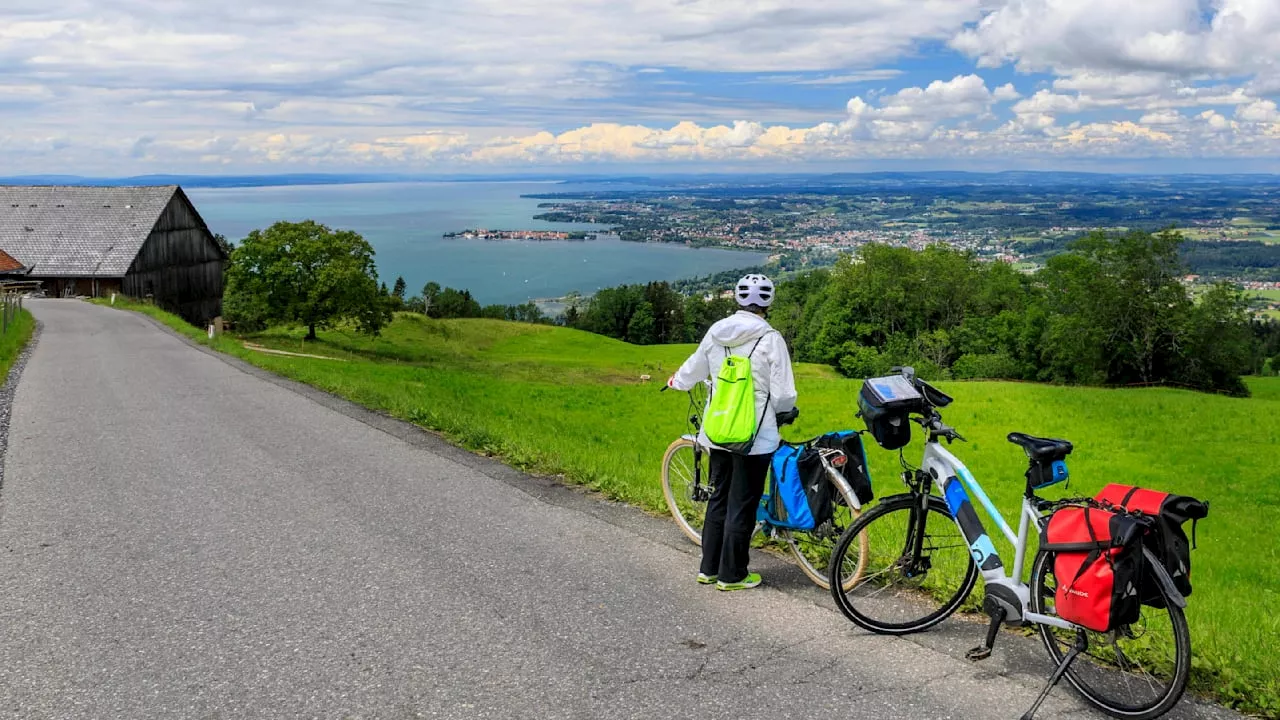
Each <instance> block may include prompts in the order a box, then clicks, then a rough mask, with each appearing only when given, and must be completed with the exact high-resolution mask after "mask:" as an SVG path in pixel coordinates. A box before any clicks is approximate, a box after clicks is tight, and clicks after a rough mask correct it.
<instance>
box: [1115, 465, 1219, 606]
mask: <svg viewBox="0 0 1280 720" xmlns="http://www.w3.org/2000/svg"><path fill="white" fill-rule="evenodd" d="M1094 499H1095V500H1097V501H1098V502H1099V503H1101V504H1102V505H1104V506H1107V505H1110V506H1113V507H1117V508H1124V509H1125V510H1127V511H1129V512H1134V511H1138V512H1141V513H1143V514H1145V515H1150V516H1151V517H1153V518H1155V532H1152V533H1149V534H1148V535H1147V536H1146V538H1144V540H1143V542H1145V543H1146V545H1147V549H1149V550H1150V551H1151V554H1153V555H1155V556H1156V557H1157V558H1159V559H1160V564H1161V565H1163V566H1164V569H1165V570H1167V571H1168V572H1169V577H1170V578H1172V579H1173V586H1174V587H1176V588H1178V592H1180V593H1182V596H1183V597H1186V596H1188V595H1190V594H1191V549H1192V548H1193V547H1195V536H1196V521H1198V520H1202V519H1204V518H1205V517H1206V516H1207V515H1208V514H1209V504H1208V503H1206V502H1201V501H1199V500H1197V499H1195V498H1193V497H1188V496H1186V495H1171V494H1169V493H1166V492H1159V491H1156V490H1147V489H1144V488H1137V487H1133V486H1132V485H1117V484H1115V483H1112V484H1110V485H1108V486H1106V487H1105V488H1103V489H1102V492H1100V493H1098V495H1097V497H1095V498H1094ZM1188 520H1190V521H1191V542H1187V534H1186V533H1185V532H1183V530H1182V526H1183V525H1184V524H1185V523H1186V522H1187V521H1188ZM1141 590H1142V603H1143V604H1144V605H1152V606H1155V607H1163V606H1164V601H1163V600H1162V599H1161V596H1160V592H1159V590H1158V589H1157V587H1156V583H1155V579H1154V578H1150V579H1149V581H1148V582H1147V583H1146V585H1145V586H1144V587H1143V588H1141Z"/></svg>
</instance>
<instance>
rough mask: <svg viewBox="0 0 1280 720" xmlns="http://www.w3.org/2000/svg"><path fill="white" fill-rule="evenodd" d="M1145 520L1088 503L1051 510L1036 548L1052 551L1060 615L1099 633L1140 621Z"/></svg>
mask: <svg viewBox="0 0 1280 720" xmlns="http://www.w3.org/2000/svg"><path fill="white" fill-rule="evenodd" d="M1148 522H1149V521H1145V520H1144V519H1142V518H1138V517H1134V516H1132V515H1128V514H1123V513H1113V512H1109V511H1107V510H1102V509H1099V508H1096V507H1090V506H1088V505H1086V506H1083V507H1082V506H1078V505H1069V506H1066V507H1062V508H1059V509H1058V510H1056V511H1055V512H1054V513H1053V515H1052V516H1051V517H1050V518H1049V522H1047V523H1045V526H1044V532H1043V533H1042V535H1041V537H1040V548H1041V549H1042V550H1044V551H1046V552H1052V553H1054V556H1053V577H1054V579H1055V581H1056V582H1057V590H1056V592H1055V593H1054V609H1055V611H1056V612H1057V615H1058V617H1060V618H1062V619H1063V620H1066V621H1068V622H1073V623H1075V624H1077V625H1080V626H1082V627H1086V628H1089V629H1090V630H1093V631H1095V632H1100V633H1105V632H1110V631H1112V630H1114V629H1116V628H1117V627H1120V626H1122V625H1130V624H1132V623H1135V622H1137V621H1138V619H1139V618H1140V617H1141V613H1142V604H1141V603H1140V600H1139V588H1140V587H1141V585H1142V577H1141V574H1142V566H1143V564H1142V537H1143V535H1144V534H1145V533H1146V532H1147V530H1148V524H1147V523H1148Z"/></svg>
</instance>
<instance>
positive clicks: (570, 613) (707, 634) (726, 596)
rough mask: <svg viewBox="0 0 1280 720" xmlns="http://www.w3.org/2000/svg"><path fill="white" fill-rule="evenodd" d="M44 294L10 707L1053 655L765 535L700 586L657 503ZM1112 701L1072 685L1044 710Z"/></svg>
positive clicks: (444, 701) (952, 712) (777, 713)
mask: <svg viewBox="0 0 1280 720" xmlns="http://www.w3.org/2000/svg"><path fill="white" fill-rule="evenodd" d="M30 307H31V309H32V310H33V312H34V313H35V315H36V317H37V318H38V319H39V320H40V321H41V323H42V324H43V330H42V332H41V335H40V337H39V341H38V345H37V346H36V349H35V352H34V354H33V355H32V357H31V360H30V362H29V363H28V364H27V367H26V370H25V372H24V373H23V375H22V377H21V381H20V383H19V385H18V387H17V391H16V394H15V398H14V401H13V403H14V405H13V408H12V419H11V426H10V428H9V446H8V452H7V457H6V458H5V460H4V481H3V488H2V489H0V717H5V718H23V719H24V720H30V719H33V718H59V719H64V718H129V719H130V720H133V719H141V718H294V717H299V718H304V717H305V718H418V717H451V718H516V717H518V718H700V719H710V718H734V719H735V720H741V719H742V718H751V717H797V718H816V717H841V718H852V719H857V718H876V719H884V720H888V719H893V718H903V719H907V718H909V719H911V720H919V719H921V718H1017V717H1019V716H1020V715H1021V713H1022V712H1023V711H1024V710H1025V709H1026V708H1027V707H1028V706H1029V705H1030V703H1031V702H1032V700H1033V699H1034V698H1035V695H1036V693H1037V691H1038V690H1039V688H1040V686H1041V684H1042V683H1043V682H1044V679H1045V678H1046V677H1047V675H1048V673H1049V671H1050V670H1051V668H1050V666H1049V663H1048V660H1047V656H1046V655H1045V654H1044V652H1043V650H1042V649H1041V648H1040V647H1039V645H1038V644H1037V643H1036V642H1033V641H1031V640H1028V639H1024V638H1017V637H1014V636H1013V635H1010V634H1006V635H1005V636H1004V637H1003V638H1002V644H1001V645H1000V646H998V647H997V649H996V652H995V655H994V656H993V657H992V658H991V659H990V660H987V661H985V662H983V663H976V664H975V663H971V662H969V661H967V660H965V659H964V658H963V655H964V651H965V650H966V649H967V648H969V647H972V646H974V645H977V644H978V643H979V641H980V639H981V634H982V626H980V625H974V624H972V623H969V622H965V621H960V620H951V621H948V622H947V623H944V625H943V626H942V627H941V628H940V629H939V630H937V631H934V632H931V633H926V634H924V635H919V636H915V637H913V638H910V639H892V638H883V637H876V636H871V635H867V634H865V633H863V632H861V631H859V630H857V629H856V628H854V627H853V626H852V625H851V624H850V623H848V622H847V621H846V620H845V619H844V618H843V617H842V616H841V615H840V614H839V613H838V611H837V610H835V608H834V607H833V606H832V603H831V601H830V598H829V597H827V596H826V594H825V593H823V592H821V591H819V590H817V589H816V588H814V587H813V586H812V585H810V584H808V582H807V581H806V580H804V578H803V576H801V575H800V574H799V571H798V570H796V569H795V568H794V567H792V566H790V565H789V564H787V563H785V562H783V561H781V560H779V559H776V558H771V557H767V556H766V557H762V556H761V554H759V553H756V557H757V558H758V560H757V561H756V562H755V564H754V567H756V568H757V569H759V570H760V571H761V572H762V574H763V575H764V576H765V579H766V583H768V585H767V586H766V587H764V588H761V589H759V590H753V591H748V592H738V593H721V592H718V591H716V590H715V589H714V588H711V587H705V586H700V585H697V584H696V583H695V582H694V574H695V572H696V566H697V561H696V555H695V552H696V550H695V548H694V547H693V546H692V545H690V544H689V543H688V542H687V541H686V540H684V538H683V536H681V535H680V533H679V532H678V531H677V530H676V529H675V526H674V524H672V523H671V522H670V521H669V520H663V519H661V518H653V517H649V516H647V515H645V514H643V513H641V512H639V511H637V510H634V509H632V508H629V507H625V506H621V505H618V504H616V503H610V502H607V501H605V500H602V499H600V498H599V497H597V496H594V495H592V494H590V493H587V492H584V491H582V490H579V489H574V488H568V487H563V486H560V485H558V484H557V483H555V482H554V481H550V480H546V479H538V478H531V477H528V476H525V475H522V474H520V473H518V472H516V471H513V470H510V469H508V468H506V467H504V466H502V465H500V464H498V463H495V462H493V461H490V460H486V459H482V458H477V457H474V456H471V455H468V454H466V453H463V452H461V451H458V450H456V449H454V448H451V447H449V446H447V445H445V444H444V443H442V442H440V441H439V440H437V439H436V438H434V437H433V436H431V435H429V434H426V433H423V432H420V431H418V430H417V429H415V428H412V427H410V426H407V425H404V424H401V423H398V422H395V421H392V420H388V419H385V418H382V417H380V416H377V415H374V414H372V413H368V412H365V411H362V410H360V409H359V408H356V407H354V406H351V405H349V404H347V403H345V402H342V401H339V400H336V399H334V398H331V397H329V396H327V395H324V394H321V393H318V392H315V391H312V390H309V389H306V388H302V387H300V386H297V385H294V384H293V383H290V382H287V381H284V380H281V379H278V378H275V377H273V376H269V375H267V374H265V373H262V372H260V371H257V370H254V369H251V368H249V367H247V366H245V365H243V364H242V363H239V362H238V361H235V360H230V359H227V358H223V357H220V356H216V355H214V354H212V353H210V352H208V351H205V350H203V349H200V348H197V347H195V346H193V345H191V344H189V343H187V342H186V341H185V340H182V339H180V338H178V337H177V336H175V335H173V334H171V333H169V332H168V331H166V330H163V329H161V328H160V327H158V326H157V325H155V324H154V323H152V322H151V321H150V320H148V319H146V318H143V317H141V316H138V315H134V314H131V313H126V312H121V311H116V310H111V309H108V308H102V307H96V306H92V305H88V304H86V303H82V302H78V301H71V300H46V301H36V302H32V303H31V304H30ZM317 362H318V361H317ZM654 482H658V479H657V478H654ZM1095 716H1096V715H1095V713H1093V712H1092V711H1090V710H1087V709H1085V708H1084V706H1082V704H1081V703H1080V702H1079V700H1078V699H1077V697H1076V696H1075V695H1074V694H1073V691H1072V690H1070V689H1069V687H1067V686H1065V685H1064V686H1063V687H1061V688H1059V689H1057V690H1055V691H1054V694H1053V695H1052V696H1051V698H1050V701H1049V702H1048V703H1047V704H1046V705H1045V706H1044V709H1043V711H1042V713H1041V715H1039V717H1043V718H1086V717H1095ZM1169 717H1174V718H1191V717H1197V718H1200V717H1203V718H1211V717H1212V718H1217V717H1224V718H1225V717H1236V716H1234V715H1232V714H1230V713H1227V712H1226V711H1223V710H1221V709H1218V708H1214V707H1212V706H1207V705H1200V704H1195V703H1191V702H1188V701H1184V702H1183V703H1182V704H1181V706H1180V707H1179V708H1178V709H1177V711H1175V713H1173V714H1171V715H1170V716H1169Z"/></svg>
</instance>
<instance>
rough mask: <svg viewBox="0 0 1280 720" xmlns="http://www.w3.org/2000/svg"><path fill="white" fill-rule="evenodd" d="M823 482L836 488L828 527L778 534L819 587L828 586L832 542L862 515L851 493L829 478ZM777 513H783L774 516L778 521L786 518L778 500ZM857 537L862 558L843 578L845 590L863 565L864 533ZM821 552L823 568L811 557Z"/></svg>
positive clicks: (859, 575)
mask: <svg viewBox="0 0 1280 720" xmlns="http://www.w3.org/2000/svg"><path fill="white" fill-rule="evenodd" d="M827 482H830V483H831V487H832V488H833V489H834V490H835V491H836V498H835V499H833V500H832V502H833V504H834V507H833V508H832V520H831V521H830V522H831V523H832V527H831V528H830V529H819V528H815V529H814V530H815V531H816V532H809V531H806V530H790V529H785V528H784V529H782V535H783V537H784V538H785V539H786V541H787V545H789V546H790V547H791V552H792V554H793V555H795V556H796V562H797V563H799V565H800V569H801V570H802V571H804V574H805V575H808V576H809V579H810V580H812V581H813V582H814V584H816V585H817V586H818V587H820V588H822V589H823V590H829V589H831V583H830V580H829V579H828V575H829V573H830V565H831V562H830V558H831V557H832V556H833V555H834V553H833V552H832V550H834V548H835V546H836V543H837V542H839V539H840V535H843V534H844V530H845V529H846V528H847V527H848V526H849V525H852V524H853V523H854V522H856V521H857V520H858V518H859V517H860V516H861V514H862V513H861V512H859V511H858V509H857V507H856V506H855V498H854V497H853V496H852V495H849V494H848V493H845V492H844V491H843V490H842V489H841V488H840V486H839V485H837V484H835V483H834V482H831V480H830V478H828V479H827ZM846 512H847V513H848V517H847V518H845V517H843V514H844V513H846ZM778 514H779V515H781V516H783V517H780V518H778V519H779V520H786V517H785V515H786V509H785V508H784V507H783V504H782V503H778ZM827 533H830V534H827ZM859 537H860V538H861V543H862V547H861V551H862V552H860V553H859V556H860V557H861V558H862V559H863V560H862V561H861V565H862V567H861V568H859V569H858V572H856V573H853V574H851V575H850V576H849V577H847V578H845V580H844V583H845V587H846V588H848V589H852V588H853V586H854V585H856V584H857V582H858V580H859V579H860V578H861V574H862V573H861V570H862V569H863V568H865V566H866V562H865V558H866V555H867V553H866V550H867V536H866V534H865V533H863V534H861V535H859ZM824 546H825V548H824ZM824 550H825V552H824ZM810 554H816V555H818V557H817V558H810V557H809V556H810ZM823 555H825V556H826V558H827V562H826V563H825V565H826V567H822V568H819V567H818V564H819V563H818V562H815V560H819V561H820V560H821V557H822V556H823Z"/></svg>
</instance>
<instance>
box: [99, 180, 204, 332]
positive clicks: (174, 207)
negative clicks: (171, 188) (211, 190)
mask: <svg viewBox="0 0 1280 720" xmlns="http://www.w3.org/2000/svg"><path fill="white" fill-rule="evenodd" d="M226 264H227V258H226V256H225V255H224V254H223V253H222V250H221V248H219V247H218V244H217V243H216V242H215V241H214V239H213V235H212V234H211V233H210V232H209V229H208V228H207V227H206V226H205V224H204V221H203V220H201V219H200V216H199V214H198V213H196V211H195V208H194V207H192V206H191V204H190V203H189V202H188V201H187V200H186V196H185V195H184V194H183V193H182V191H180V190H179V191H178V192H177V193H175V194H174V197H173V199H172V200H170V201H169V204H168V206H166V207H165V209H164V212H162V213H161V214H160V218H159V219H158V220H157V222H156V225H155V227H154V228H153V229H152V231H151V235H150V236H149V237H148V238H147V241H146V242H145V243H143V245H142V250H140V251H139V252H138V256H137V257H136V258H135V259H134V261H133V265H132V266H130V268H129V273H128V274H127V275H125V277H124V283H123V288H124V293H125V294H126V295H129V296H131V297H137V298H145V297H147V296H148V295H150V296H152V297H153V298H154V300H155V303H156V304H157V305H159V306H160V307H162V308H164V309H166V310H169V311H170V312H174V313H177V314H178V315H181V316H182V317H183V318H185V319H186V320H187V321H188V322H191V323H195V324H197V325H205V324H207V323H209V322H210V321H211V320H212V319H213V318H215V317H217V316H218V315H220V314H222V274H223V270H224V269H225V268H226Z"/></svg>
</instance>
